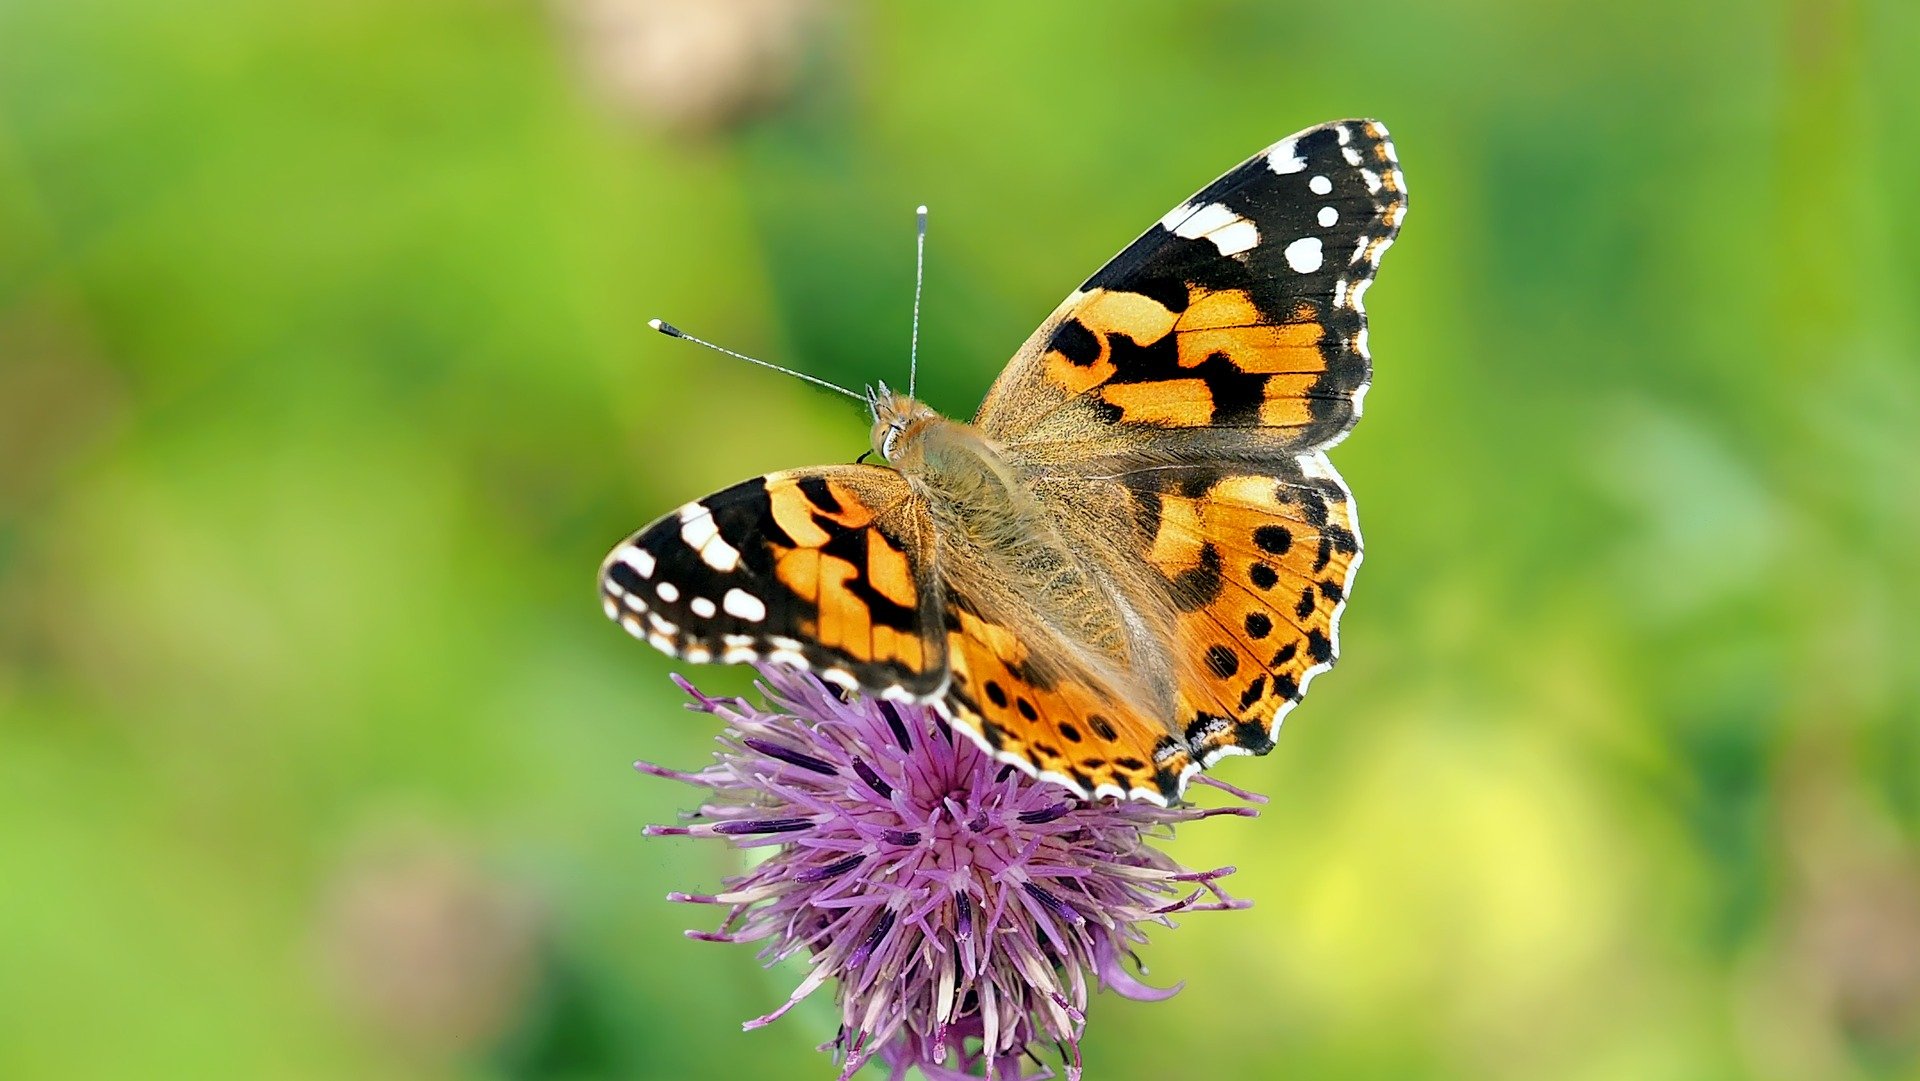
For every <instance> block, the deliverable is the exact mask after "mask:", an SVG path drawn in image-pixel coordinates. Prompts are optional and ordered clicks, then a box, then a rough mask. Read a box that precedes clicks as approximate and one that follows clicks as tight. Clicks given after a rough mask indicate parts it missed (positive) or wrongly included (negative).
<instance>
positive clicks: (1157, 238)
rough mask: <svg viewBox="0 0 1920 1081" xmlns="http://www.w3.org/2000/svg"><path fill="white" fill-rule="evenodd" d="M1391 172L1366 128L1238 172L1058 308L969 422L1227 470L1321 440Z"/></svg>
mask: <svg viewBox="0 0 1920 1081" xmlns="http://www.w3.org/2000/svg"><path fill="white" fill-rule="evenodd" d="M1397 160H1398V159H1397V157H1396V155H1395V152H1394V148H1393V144H1392V143H1391V142H1390V141H1389V140H1388V137H1387V131H1386V129H1385V128H1384V127H1382V126H1381V125H1380V124H1379V123H1378V122H1376V121H1372V120H1344V121H1338V122H1335V123H1331V124H1323V125H1321V126H1319V127H1315V128H1309V129H1307V130H1306V131H1303V132H1300V133H1299V134H1297V135H1293V136H1289V137H1288V138H1286V139H1282V140H1281V141H1280V142H1278V143H1275V144H1274V145H1273V146H1271V147H1269V148H1268V149H1266V150H1264V151H1262V152H1261V153H1259V154H1257V155H1255V156H1254V157H1252V158H1250V159H1248V160H1247V161H1246V162H1244V163H1243V164H1241V165H1240V166H1238V167H1237V168H1235V169H1233V170H1232V171H1230V172H1228V173H1227V174H1226V175H1225V176H1222V177H1221V178H1220V179H1218V180H1216V181H1214V182H1213V183H1212V184H1210V185H1208V186H1207V187H1206V188H1204V189H1202V190H1201V191H1200V192H1199V193H1198V194H1196V195H1194V196H1193V197H1192V198H1191V199H1188V200H1187V201H1186V202H1184V203H1182V204H1180V205H1179V206H1178V207H1175V208H1174V209H1173V210H1172V211H1170V212H1169V213H1168V214H1167V215H1166V216H1165V217H1163V218H1161V219H1160V221H1159V222H1158V223H1156V224H1155V225H1154V226H1153V227H1152V228H1151V229H1149V230H1147V232H1146V233H1145V234H1144V235H1142V236H1141V237H1140V238H1139V239H1138V240H1136V241H1134V242H1133V243H1132V244H1131V245H1129V246H1128V247H1127V248H1126V250H1125V251H1123V252H1121V253H1120V254H1119V255H1118V256H1116V257H1115V258H1114V259H1113V261H1112V262H1110V263H1108V264H1107V265H1106V266H1105V267H1103V268H1102V269H1101V270H1100V271H1099V272H1098V273H1096V274H1095V275H1094V276H1093V277H1091V278H1089V279H1087V281H1086V282H1085V283H1084V284H1082V285H1081V286H1080V288H1079V289H1078V290H1076V291H1075V292H1074V293H1073V295H1072V296H1070V297H1068V298H1067V300H1066V301H1065V302H1064V303H1062V304H1061V305H1060V307H1059V308H1058V309H1057V310H1055V312H1054V313H1053V314H1052V315H1051V316H1049V317H1048V319H1047V320H1046V322H1045V323H1043V324H1041V326H1040V329H1039V330H1037V331H1035V332H1034V335H1033V336H1032V337H1031V338H1030V339H1028V341H1027V343H1026V345H1025V346H1023V347H1022V348H1021V350H1020V352H1019V353H1018V354H1017V355H1016V356H1015V358H1014V360H1013V362H1012V363H1011V364H1010V365H1009V366H1008V367H1007V370H1006V371H1005V372H1004V373H1003V374H1002V375H1001V376H1000V378H999V380H998V381H996V382H995V383H994V385H993V389H992V390H990V391H989V392H988V394H987V398H986V400H985V402H984V403H982V405H981V407H980V411H979V414H978V416H977V417H976V418H975V423H977V424H979V425H980V426H981V427H982V428H984V429H985V430H986V432H987V434H989V435H991V436H993V437H994V438H995V439H998V440H1000V441H1001V442H1002V443H1004V444H1007V445H1009V446H1012V447H1014V448H1016V449H1025V450H1026V451H1027V453H1029V454H1031V455H1034V456H1038V457H1045V458H1048V459H1050V460H1054V461H1060V460H1067V459H1073V458H1098V457H1106V456H1110V455H1112V454H1115V453H1117V452H1119V451H1122V450H1124V449H1126V448H1128V447H1134V446H1138V445H1139V444H1140V442H1141V441H1142V439H1144V438H1147V437H1149V436H1151V437H1152V438H1154V439H1155V440H1156V443H1155V445H1156V446H1157V447H1159V448H1161V449H1162V450H1164V451H1168V452H1175V453H1187V454H1191V455H1193V456H1217V457H1228V458H1236V459H1241V460H1248V459H1255V458H1264V457H1267V456H1270V455H1272V454H1274V453H1276V452H1278V453H1288V454H1300V453H1305V452H1308V451H1312V450H1316V449H1320V448H1323V447H1326V446H1330V445H1331V444H1333V443H1335V442H1337V441H1339V439H1340V438H1341V437H1342V436H1343V435H1345V434H1346V432H1347V431H1348V429H1350V428H1352V427H1353V423H1354V421H1355V420H1356V419H1357V418H1358V417H1359V415H1360V404H1361V398H1362V396H1363V395H1364V394H1365V393H1366V389H1367V382H1368V379H1369V378H1370V374H1371V369H1370V362H1369V360H1368V356H1367V329H1366V327H1367V322H1366V312H1365V308H1364V307H1363V305H1362V298H1363V297H1364V295H1365V293H1366V290H1367V286H1368V285H1369V284H1370V283H1371V282H1372V281H1373V276H1374V271H1375V269H1376V268H1377V267H1378V266H1379V262H1380V255H1381V253H1382V252H1384V251H1385V250H1386V249H1387V246H1388V245H1390V244H1392V243H1393V239H1394V236H1395V234H1396V233H1397V232H1398V231H1399V228H1400V222H1401V219H1402V217H1403V216H1404V215H1405V212H1406V205H1407V203H1406V189H1405V184H1404V181H1403V180H1402V178H1401V175H1400V169H1399V166H1398V164H1397Z"/></svg>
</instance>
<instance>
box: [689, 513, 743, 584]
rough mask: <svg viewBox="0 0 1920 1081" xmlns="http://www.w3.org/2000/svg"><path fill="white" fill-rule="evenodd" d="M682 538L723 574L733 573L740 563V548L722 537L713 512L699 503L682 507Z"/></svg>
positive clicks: (701, 557) (702, 559)
mask: <svg viewBox="0 0 1920 1081" xmlns="http://www.w3.org/2000/svg"><path fill="white" fill-rule="evenodd" d="M680 539H681V540H683V541H685V542H686V544H687V547H689V548H691V549H693V550H694V551H696V552H699V553H700V559H701V561H702V562H704V563H705V564H706V565H707V566H709V567H712V568H713V569H714V570H717V571H719V572H720V573H721V574H731V573H733V570H734V568H736V567H738V566H739V565H740V550H739V549H738V548H735V547H734V546H733V545H731V544H728V543H727V542H726V541H724V540H721V539H720V527H719V526H716V525H714V524H713V512H712V511H709V510H708V509H707V508H706V507H704V506H702V505H700V504H698V503H689V504H687V505H686V506H684V507H681V508H680Z"/></svg>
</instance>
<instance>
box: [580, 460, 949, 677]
mask: <svg viewBox="0 0 1920 1081" xmlns="http://www.w3.org/2000/svg"><path fill="white" fill-rule="evenodd" d="M931 541H932V527H931V525H930V524H929V523H928V522H927V519H926V513H925V508H924V506H923V505H922V504H921V502H920V501H919V500H918V499H916V498H915V497H914V496H913V493H912V491H911V490H910V489H909V488H908V486H907V482H906V478H905V477H903V476H901V475H900V474H899V473H896V472H894V471H893V470H891V469H883V468H879V467H877V466H866V465H846V466H825V467H821V468H817V469H796V470H789V471H787V472H782V473H772V474H769V475H767V476H764V477H757V478H755V479H753V480H749V481H744V482H742V483H740V484H736V485H734V486H733V487H731V488H728V489H726V490H724V491H720V492H716V493H714V494H713V495H710V496H708V497H707V498H705V499H701V500H697V501H695V502H692V503H689V504H687V505H686V506H684V507H681V508H680V509H679V510H677V511H675V512H673V513H672V514H669V515H667V516H666V517H664V518H662V519H660V520H659V521H657V522H655V523H654V524H652V525H650V526H648V527H647V528H645V529H643V530H641V531H640V532H638V533H636V534H634V535H633V536H632V537H630V538H628V540H627V541H626V542H625V543H624V544H621V545H620V546H619V547H617V548H615V549H614V550H613V552H612V554H610V555H609V556H608V557H607V559H606V562H605V563H604V564H603V565H602V567H601V571H600V590H601V594H602V598H603V601H604V603H605V606H606V609H607V614H608V615H609V616H611V617H612V618H613V619H614V620H616V621H617V622H619V623H620V625H621V626H623V627H625V628H626V629H627V631H628V632H629V633H631V634H632V635H634V637H636V638H641V639H644V640H646V641H648V642H650V643H652V644H653V645H654V646H656V647H658V648H659V649H661V650H663V651H665V652H667V653H670V654H673V655H674V656H677V657H682V658H685V659H687V660H690V661H696V662H705V661H720V662H724V663H735V662H742V661H753V660H765V661H773V662H775V663H782V664H789V665H793V666H795V667H801V668H807V669H811V670H814V671H817V672H819V673H821V674H822V675H823V676H826V677H827V678H830V679H833V680H835V681H836V682H838V683H840V684H841V685H843V686H847V687H860V688H864V689H866V690H869V691H872V692H875V693H893V694H896V695H898V696H903V697H914V698H918V697H923V696H926V695H928V694H931V693H933V692H934V691H936V690H938V689H939V687H940V686H941V685H942V684H943V683H944V681H945V678H946V640H945V636H944V634H943V633H942V631H941V627H940V616H939V612H940V596H939V587H938V585H937V584H936V583H935V582H934V580H933V576H932V568H931V566H930V562H929V560H928V558H927V551H928V549H929V546H930V544H931Z"/></svg>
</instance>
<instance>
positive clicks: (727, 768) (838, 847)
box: [636, 667, 1259, 1081]
mask: <svg viewBox="0 0 1920 1081" xmlns="http://www.w3.org/2000/svg"><path fill="white" fill-rule="evenodd" d="M761 674H762V676H763V677H764V679H765V683H764V684H763V686H762V690H763V692H764V694H765V696H766V700H767V702H766V707H765V708H760V707H757V706H755V705H753V704H752V703H750V702H748V701H747V700H745V699H717V698H709V697H707V696H705V695H702V694H701V693H700V692H699V691H697V690H695V689H694V688H693V686H692V685H691V684H689V683H687V682H685V681H684V680H682V681H680V685H681V687H682V688H683V689H685V690H686V691H687V693H688V694H689V695H691V696H692V697H693V699H694V701H693V705H692V708H693V709H695V710H698V711H701V712H705V713H709V714H712V715H714V716H716V717H718V718H720V719H721V720H722V721H724V722H725V723H726V729H725V730H724V731H723V732H722V734H721V735H720V737H719V742H720V749H719V751H718V752H717V753H716V754H715V756H714V761H713V763H712V764H711V765H709V766H707V767H706V768H705V769H702V770H700V771H698V772H695V773H682V772H677V771H674V770H669V769H664V768H662V767H659V766H654V765H651V764H648V763H638V764H637V766H636V768H638V769H640V770H642V771H643V772H646V773H651V774H654V775H656V776H660V777H667V778H671V779H674V780H678V781H684V782H686V783H688V784H691V785H694V786H696V787H698V788H701V789H703V790H704V792H703V794H702V797H701V798H702V804H701V806H700V808H699V809H698V810H697V811H695V812H693V813H692V814H690V815H688V816H687V820H686V822H685V823H684V824H682V825H677V826H654V827H650V828H649V830H648V831H647V832H648V833H649V834H650V835H655V836H661V835H687V836H695V837H715V838H723V839H725V840H727V841H729V842H731V843H733V844H734V845H736V846H738V847H741V848H753V849H770V850H771V852H770V854H768V855H767V856H766V858H764V859H762V860H760V861H759V862H758V863H756V864H754V865H753V866H752V868H751V869H750V870H748V871H746V872H744V873H743V874H740V875H736V876H734V877H731V878H729V879H727V880H726V882H725V883H724V888H723V889H722V890H721V892H719V893H717V894H712V895H696V894H683V893H676V894H672V895H670V896H671V897H672V899H674V900H677V901H684V902H691V903H699V904H712V905H719V906H722V907H724V908H725V909H726V915H725V917H724V918H723V919H722V921H721V924H720V927H719V929H718V930H715V931H690V932H688V934H689V936H690V937H693V938H698V939H705V940H710V941H719V942H756V943H761V944H762V950H761V956H762V958H763V959H764V960H765V961H766V962H767V963H768V964H772V963H774V962H776V961H780V960H782V959H785V958H788V957H794V956H801V957H805V958H807V959H808V961H809V964H810V969H809V971H808V973H807V975H806V977H805V978H804V979H802V980H801V982H800V985H799V986H798V987H797V988H796V989H795V990H794V992H793V994H792V995H791V996H790V997H789V998H788V1000H787V1001H786V1002H785V1003H784V1004H782V1005H781V1006H780V1007H779V1008H777V1009H775V1010H773V1011H772V1012H770V1013H768V1014H767V1015H765V1016H763V1017H759V1018H755V1019H754V1020H752V1021H749V1022H747V1025H746V1027H747V1028H758V1027H760V1026H762V1025H766V1024H768V1023H770V1022H772V1021H773V1020H775V1019H776V1018H778V1017H780V1016H781V1015H782V1014H784V1013H786V1012H787V1011H788V1010H789V1009H791V1008H792V1007H793V1005H794V1004H795V1003H797V1002H799V1001H800V1000H802V999H804V998H806V997H807V996H808V995H811V994H812V993H814V992H815V991H817V990H819V989H820V988H822V987H824V986H827V985H829V984H831V985H833V986H834V988H835V994H836V996H837V998H838V1003H839V1007H840V1016H841V1027H840V1031H839V1033H838V1034H837V1035H836V1036H835V1037H834V1039H833V1040H831V1041H829V1043H827V1044H826V1045H824V1047H823V1049H831V1050H833V1051H835V1052H836V1054H838V1055H840V1056H842V1058H843V1061H844V1069H843V1071H842V1073H841V1077H842V1078H843V1079H844V1078H848V1077H851V1076H852V1075H853V1074H854V1073H855V1072H856V1071H858V1070H859V1069H860V1068H861V1067H862V1066H863V1065H864V1064H866V1063H867V1062H868V1061H870V1060H873V1059H874V1058H876V1057H878V1059H879V1060H880V1061H882V1062H884V1063H885V1064H886V1065H887V1066H888V1067H889V1068H890V1071H891V1076H892V1077H893V1078H894V1079H895V1081H900V1079H903V1078H905V1077H906V1076H907V1073H908V1071H909V1070H911V1069H918V1070H919V1071H920V1073H921V1074H922V1075H923V1076H925V1077H926V1078H928V1079H930V1081H950V1079H951V1081H957V1079H960V1078H967V1077H977V1076H980V1075H981V1074H982V1073H984V1075H985V1076H987V1077H989V1078H998V1079H1002V1081H1037V1079H1039V1078H1045V1077H1051V1076H1052V1073H1051V1072H1050V1071H1044V1070H1043V1071H1042V1072H1039V1073H1036V1074H1029V1073H1027V1072H1026V1061H1027V1060H1029V1059H1031V1060H1032V1061H1034V1062H1036V1063H1037V1062H1038V1060H1037V1059H1036V1058H1033V1056H1032V1052H1031V1051H1030V1047H1031V1046H1032V1045H1036V1044H1041V1043H1052V1044H1055V1045H1057V1046H1059V1047H1060V1048H1061V1049H1062V1050H1063V1051H1064V1052H1065V1053H1066V1054H1067V1056H1068V1065H1067V1074H1068V1077H1069V1078H1077V1077H1078V1076H1079V1074H1080V1070H1079V1067H1078V1058H1079V1055H1078V1048H1079V1041H1080V1038H1081V1035H1082V1033H1083V1031H1084V1028H1085V1013H1084V1011H1085V1008H1086V1005H1087V999H1088V995H1089V993H1090V991H1091V990H1092V989H1093V988H1095V987H1098V986H1105V987H1108V988H1110V989H1112V990H1113V991H1115V992H1117V993H1119V994H1121V995H1125V996H1127V997H1129V998H1136V999H1158V998H1165V997H1167V996H1170V995H1172V994H1173V993H1174V992H1175V991H1178V990H1179V988H1178V987H1174V988H1171V989H1166V990H1158V989H1155V988H1152V987H1149V986H1148V985H1146V984H1145V983H1143V982H1141V981H1140V980H1139V979H1138V978H1136V976H1135V975H1134V974H1133V973H1132V972H1130V971H1129V970H1128V968H1127V965H1126V963H1125V962H1126V961H1127V960H1128V959H1133V960H1134V961H1135V963H1136V964H1137V958H1134V957H1133V947H1134V946H1136V945H1138V944H1140V943H1143V942H1144V941H1145V940H1146V936H1145V930H1144V929H1145V928H1146V927H1147V926H1148V925H1152V924H1161V925H1167V926H1171V925H1172V924H1171V920H1170V917H1171V916H1172V915H1174V914H1176V913H1180V912H1198V911H1207V910H1219V909H1231V908H1242V907H1245V905H1246V902H1244V901H1240V900H1236V899H1234V898H1232V897H1230V896H1229V895H1228V894H1227V893H1226V892H1225V891H1224V890H1223V889H1222V888H1221V886H1220V880H1221V879H1223V878H1225V877H1226V876H1227V875H1229V874H1231V873H1232V871H1233V868H1231V867H1221V868H1217V869H1215V870H1210V871H1199V872H1194V871H1188V870H1185V869H1183V868H1182V867H1180V866H1179V865H1178V864H1176V863H1174V862H1173V860H1171V859H1170V858H1168V857H1167V856H1166V855H1165V854H1164V853H1162V852H1160V851H1159V850H1158V849H1156V848H1154V847H1152V846H1151V845H1150V844H1148V843H1147V842H1148V840H1149V839H1150V838H1164V837H1166V836H1168V835H1170V833H1171V830H1172V827H1173V826H1174V825H1175V824H1176V823H1181V822H1190V821H1195V820H1198V819H1202V818H1208V817H1212V816H1214V815H1217V814H1238V815H1251V814H1254V813H1255V812H1254V811H1253V810H1252V809H1251V808H1248V807H1243V806H1232V807H1226V808H1219V809H1209V810H1202V809H1198V808H1193V807H1172V808H1164V807H1156V806H1153V805H1150V804H1145V803H1137V802H1134V803H1115V802H1110V801H1100V802H1089V801H1086V800H1081V799H1078V798H1076V797H1075V796H1073V795H1072V794H1071V793H1069V792H1067V791H1066V790H1064V789H1062V788H1059V787H1057V786H1054V785H1051V784H1048V783H1045V782H1042V781H1038V780H1035V779H1034V778H1031V777H1028V776H1027V775H1025V774H1023V773H1020V772H1019V771H1017V770H1015V769H1013V768H1012V767H1010V766H1006V765H1004V764H1002V763H1000V762H997V761H995V760H994V759H993V758H992V757H991V756H989V755H988V754H987V753H985V752H984V751H982V750H981V749H980V748H979V747H977V746H975V745H974V744H973V743H972V742H971V741H970V740H968V739H965V738H963V737H960V736H957V735H956V734H955V733H953V732H952V731H951V730H950V729H948V728H947V726H946V725H945V724H944V723H943V722H942V721H941V720H940V719H939V717H938V715H937V714H935V713H934V712H933V711H932V710H931V709H929V708H927V707H923V706H898V705H895V704H893V703H888V702H878V701H875V700H872V699H869V698H865V697H861V696H855V697H853V698H852V699H851V700H843V699H842V697H841V695H840V694H839V692H837V691H834V690H832V689H831V688H829V687H827V686H826V685H824V684H822V683H820V682H819V681H818V680H816V679H814V678H813V677H811V676H808V675H804V674H800V673H795V672H791V671H788V670H786V669H778V668H771V667H769V668H764V669H762V671H761ZM1201 780H1202V782H1204V783H1209V784H1212V785H1213V786H1214V787H1216V788H1220V789H1223V790H1225V791H1228V792H1230V793H1232V794H1234V795H1236V796H1238V797H1241V798H1242V799H1244V800H1247V801H1248V802H1259V798H1258V797H1255V796H1251V795H1249V794H1247V793H1244V792H1241V791H1239V790H1238V789H1234V788H1232V787H1230V786H1227V785H1223V784H1220V783H1218V782H1212V781H1209V780H1207V779H1206V778H1204V777H1202V778H1201Z"/></svg>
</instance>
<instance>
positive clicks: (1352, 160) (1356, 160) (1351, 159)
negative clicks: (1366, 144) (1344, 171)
mask: <svg viewBox="0 0 1920 1081" xmlns="http://www.w3.org/2000/svg"><path fill="white" fill-rule="evenodd" d="M1340 156H1341V157H1343V158H1345V159H1347V164H1348V165H1358V164H1360V163H1361V162H1362V161H1365V160H1366V159H1365V158H1362V157H1361V156H1360V152H1359V151H1358V150H1355V149H1354V148H1352V147H1350V146H1343V147H1341V148H1340Z"/></svg>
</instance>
